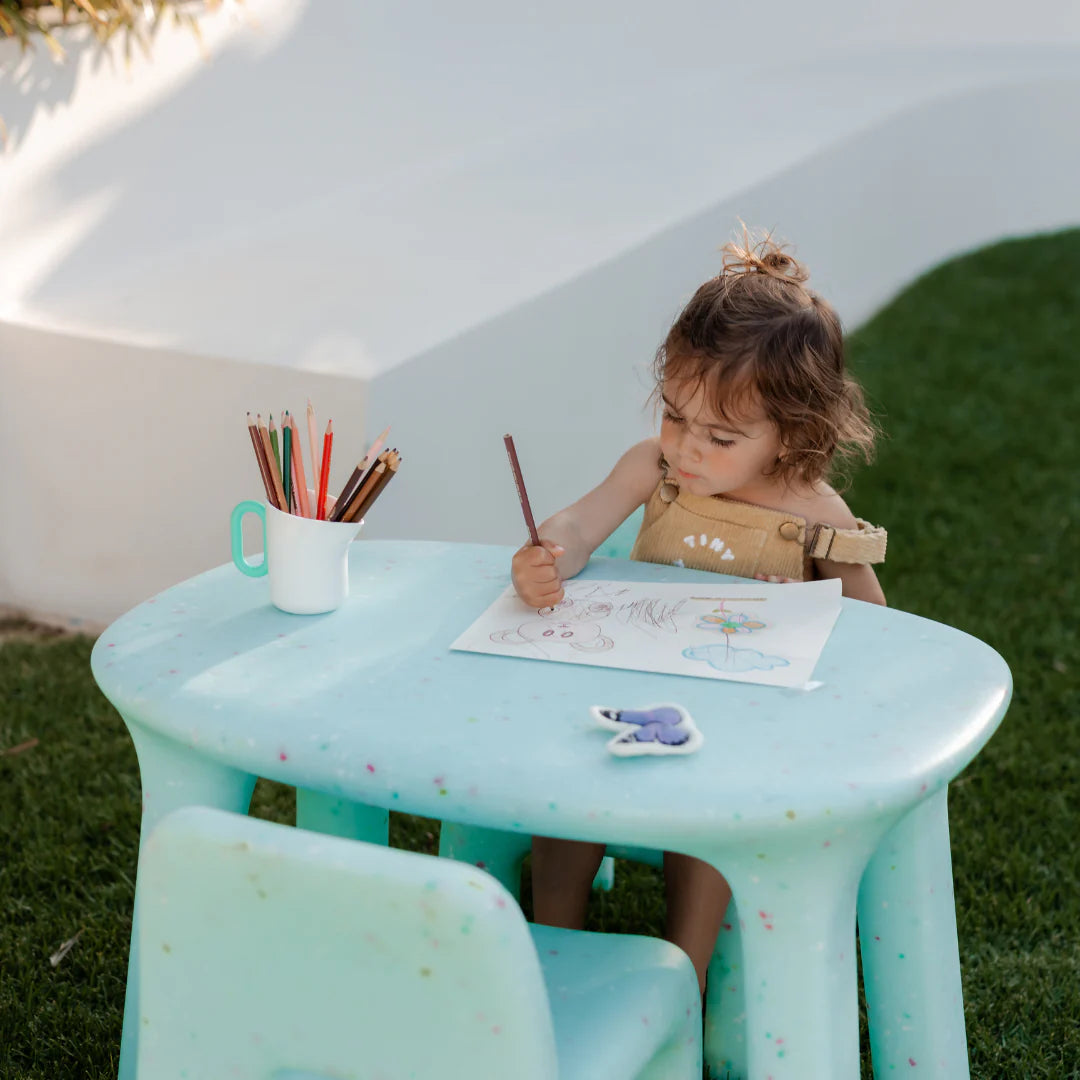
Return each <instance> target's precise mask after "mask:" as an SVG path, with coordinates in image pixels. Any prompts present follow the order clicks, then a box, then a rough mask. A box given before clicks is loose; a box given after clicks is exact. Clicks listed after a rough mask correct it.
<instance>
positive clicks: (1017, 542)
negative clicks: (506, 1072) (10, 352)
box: [0, 231, 1080, 1080]
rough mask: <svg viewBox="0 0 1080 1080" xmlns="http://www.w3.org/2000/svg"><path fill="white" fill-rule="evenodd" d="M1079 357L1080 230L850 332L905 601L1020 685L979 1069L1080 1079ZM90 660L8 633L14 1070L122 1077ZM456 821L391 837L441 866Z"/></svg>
mask: <svg viewBox="0 0 1080 1080" xmlns="http://www.w3.org/2000/svg"><path fill="white" fill-rule="evenodd" d="M1078 354H1080V231H1070V232H1066V233H1060V234H1056V235H1052V236H1039V237H1035V238H1031V239H1025V240H1020V241H1010V242H1008V243H1002V244H999V245H996V246H994V247H992V248H988V249H985V250H983V251H979V252H976V253H974V254H972V255H968V256H966V257H963V258H960V259H957V260H955V261H953V262H950V263H948V264H947V265H945V266H942V267H940V268H938V269H936V270H934V271H933V272H931V273H929V274H927V275H926V276H925V277H923V278H921V279H920V280H919V281H917V282H916V283H915V284H914V285H912V286H911V287H910V288H909V289H907V290H906V291H905V292H904V293H903V294H902V295H901V296H900V297H899V298H897V299H896V300H895V301H894V302H893V303H892V304H890V305H889V307H888V308H887V309H886V310H884V311H883V312H881V313H880V314H879V315H878V316H877V317H876V318H875V319H874V320H873V321H872V322H871V323H869V324H868V325H867V326H865V327H863V328H862V329H861V330H859V331H858V332H857V333H855V334H853V335H852V336H851V357H852V364H853V367H854V368H855V370H856V371H857V373H858V374H859V376H860V377H861V379H862V380H863V382H864V384H865V386H866V388H867V390H868V393H869V396H870V399H871V402H872V404H873V405H874V407H875V409H876V410H877V412H878V414H879V416H880V418H881V421H882V424H883V427H884V429H885V431H886V432H887V438H886V439H884V440H883V441H882V443H881V447H880V452H879V456H878V462H877V463H876V464H875V465H874V466H873V467H872V468H870V469H866V470H864V471H863V472H862V473H861V474H860V475H859V476H858V478H857V483H856V485H855V487H854V488H853V489H852V491H851V492H850V497H849V501H850V502H851V504H852V506H853V508H854V509H855V511H856V513H858V514H859V515H860V516H861V517H865V518H868V519H869V520H871V521H874V522H876V523H881V524H883V525H885V526H886V527H887V528H888V529H889V534H890V542H889V561H888V563H886V565H885V566H884V568H883V569H882V570H881V574H880V576H881V579H882V582H883V584H884V587H885V591H886V594H887V596H888V598H889V602H890V603H891V604H892V605H893V606H895V607H898V608H903V609H904V610H907V611H912V612H916V613H918V614H919V615H924V616H926V617H928V618H931V619H936V620H939V621H941V622H945V623H949V624H951V625H952V626H956V627H959V628H961V629H963V630H966V631H967V632H969V633H971V634H974V635H975V636H977V637H980V638H982V639H983V640H984V641H986V642H988V643H989V644H991V645H992V646H993V647H994V648H995V649H997V650H998V651H999V652H1000V653H1001V654H1002V655H1003V656H1004V657H1005V659H1006V660H1007V661H1008V663H1009V665H1010V666H1011V668H1012V671H1013V676H1014V679H1015V683H1016V692H1015V696H1014V698H1013V704H1012V707H1011V709H1010V710H1009V713H1008V715H1007V717H1006V719H1005V721H1004V723H1003V725H1002V727H1001V730H1000V731H999V732H998V734H997V735H995V736H994V738H993V740H992V741H991V742H990V744H989V746H988V747H987V748H986V750H985V751H984V752H983V753H982V754H981V755H980V756H979V758H978V759H977V760H976V761H975V762H974V763H973V764H972V765H971V766H970V767H969V768H968V769H967V770H966V772H965V773H964V774H963V775H962V776H961V777H960V778H959V779H958V780H957V781H956V782H955V783H954V784H953V786H952V789H951V796H950V801H949V807H950V818H951V823H952V841H953V860H954V872H955V878H956V903H957V920H958V926H959V934H960V953H961V959H962V963H963V974H964V996H965V1003H966V1012H967V1025H968V1038H969V1042H970V1047H971V1065H972V1075H973V1076H974V1077H975V1078H976V1080H1004V1078H1008V1080H1026V1078H1040V1080H1041V1078H1046V1080H1067V1078H1069V1077H1080V1030H1078V1027H1080V1020H1078V1018H1080V944H1078V943H1080V932H1078V927H1080V888H1078V885H1080V882H1078V876H1080V875H1078V867H1080V860H1078V858H1077V850H1078V845H1077V842H1076V821H1075V817H1071V816H1070V810H1072V811H1073V812H1074V814H1075V810H1076V807H1077V793H1078V783H1077V771H1078V762H1080V701H1078V693H1077V687H1078V682H1080V679H1078V676H1080V657H1078V655H1077V647H1076V646H1077V629H1076V628H1077V622H1078V617H1077V612H1078V610H1080V597H1078V596H1077V572H1076V562H1077V553H1078V551H1080V545H1078V543H1077V536H1078V530H1080V495H1078V492H1080V485H1078V483H1077V480H1076V470H1077V467H1078V458H1080V439H1078V436H1077V417H1078V416H1080V380H1078V378H1077V371H1078V370H1080V355H1078ZM2 630H3V628H2V627H0V632H2ZM9 630H10V628H9ZM0 637H2V633H0ZM90 647H91V642H90V641H89V640H88V639H85V638H71V637H53V638H50V639H47V640H43V639H41V638H39V637H28V636H26V635H20V634H19V633H17V632H16V633H13V634H11V633H9V635H8V636H7V640H5V641H4V643H3V644H0V702H2V703H3V705H2V709H0V751H3V750H5V748H12V747H16V746H18V745H19V744H22V743H24V742H26V741H28V740H31V739H37V740H39V741H38V743H37V745H35V746H33V747H31V748H29V749H25V750H23V751H21V752H19V753H15V754H10V753H8V754H2V755H0V790H2V791H3V793H4V795H3V798H4V807H3V814H2V820H0V1077H2V1078H3V1080H31V1078H33V1080H58V1078H62V1080H67V1078H75V1080H84V1078H85V1080H106V1078H109V1080H111V1078H112V1077H114V1076H115V1075H116V1066H117V1055H118V1049H119V1041H120V1023H121V1015H122V1009H123V1000H124V980H125V977H126V965H127V949H128V936H129V934H130V930H131V905H132V896H133V891H134V883H133V876H134V872H135V859H136V849H137V842H138V825H139V781H138V767H137V763H136V760H135V753H134V751H133V749H132V746H131V743H130V740H129V739H128V736H127V733H126V731H125V729H124V726H123V724H122V723H121V721H120V719H119V717H118V716H117V714H116V713H115V712H114V711H113V709H112V708H111V707H110V706H109V705H108V703H107V702H106V701H105V699H104V698H103V697H102V696H101V694H100V693H99V692H98V690H97V688H96V686H95V684H94V682H93V680H92V679H91V677H90V665H89V657H90ZM253 812H255V813H257V814H259V815H260V816H263V817H269V818H273V819H276V820H281V821H289V820H290V819H291V816H292V813H293V797H292V793H291V792H290V791H289V790H288V789H286V788H283V787H280V786H279V785H274V784H270V783H267V782H266V781H260V782H259V785H258V786H257V788H256V794H255V799H254V805H253ZM437 829H438V826H437V824H436V823H434V822H430V821H426V820H424V819H420V818H409V817H404V816H395V818H394V819H393V822H392V832H393V840H394V842H395V843H398V844H400V845H402V846H407V847H411V848H415V849H418V850H424V851H433V850H434V849H435V845H436V837H437ZM616 879H617V880H616V888H615V890H614V891H613V892H612V893H610V894H598V895H597V896H596V900H595V904H594V908H593V911H592V913H591V916H590V919H591V928H593V929H603V930H619V931H633V932H639V933H640V932H644V933H653V934H655V933H659V931H660V928H661V924H662V905H663V894H662V890H661V888H660V884H659V881H658V879H657V875H656V873H655V872H654V871H652V870H650V869H648V868H645V867H640V866H632V865H627V864H620V867H619V870H618V873H617V875H616ZM77 933H78V934H80V935H81V936H80V937H79V939H78V941H77V942H76V944H75V945H74V946H73V947H72V948H71V950H70V951H69V952H68V954H67V955H66V956H65V957H64V958H63V959H62V960H61V961H60V962H59V963H58V964H57V965H56V966H55V967H53V966H52V965H51V964H50V959H49V958H50V956H51V955H52V954H54V953H55V952H56V951H57V950H58V949H59V948H60V946H61V945H62V944H63V943H64V942H65V941H67V940H69V939H70V938H72V937H74V936H75V935H76V934H77ZM864 1060H865V1054H864ZM866 1075H867V1076H869V1075H870V1074H869V1071H868V1068H867V1071H866Z"/></svg>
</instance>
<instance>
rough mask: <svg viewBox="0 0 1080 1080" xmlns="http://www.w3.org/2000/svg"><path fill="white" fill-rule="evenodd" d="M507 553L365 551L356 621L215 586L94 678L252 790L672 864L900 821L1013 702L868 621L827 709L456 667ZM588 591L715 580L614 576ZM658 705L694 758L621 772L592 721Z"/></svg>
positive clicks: (877, 618)
mask: <svg viewBox="0 0 1080 1080" xmlns="http://www.w3.org/2000/svg"><path fill="white" fill-rule="evenodd" d="M511 555H512V550H511V549H510V548H506V547H494V546H486V545H471V544H444V543H431V542H401V541H373V540H364V541H358V542H356V543H354V544H352V545H351V550H350V555H349V573H350V596H349V599H348V601H347V603H346V604H345V606H343V607H342V608H340V609H339V610H338V611H335V612H332V613H330V614H328V615H318V616H303V615H287V614H285V613H283V612H281V611H278V610H277V609H276V608H274V607H272V606H271V605H270V602H269V589H268V585H267V580H266V579H265V578H261V579H252V578H248V577H245V576H244V575H242V574H240V573H239V571H237V570H236V569H235V568H234V567H233V566H232V565H231V564H229V565H226V566H222V567H218V568H217V569H215V570H211V571H209V572H207V573H205V574H201V575H199V576H198V577H195V578H192V579H191V580H189V581H186V582H184V583H182V584H180V585H177V586H175V587H174V588H171V589H168V590H166V591H165V592H163V593H161V594H159V595H158V596H156V597H154V598H153V599H151V600H148V601H146V602H145V603H143V604H140V605H139V606H138V607H136V608H134V609H133V610H131V611H130V612H128V613H127V614H126V615H124V616H122V617H121V618H120V619H118V620H117V621H116V622H114V623H113V624H112V625H111V626H110V627H109V628H108V630H106V631H105V633H104V634H103V635H102V636H101V638H100V639H99V640H98V641H97V643H96V645H95V647H94V651H93V656H92V661H91V663H92V667H93V672H94V676H95V678H96V679H97V681H98V684H99V685H100V687H101V689H102V690H103V691H104V693H105V694H106V696H107V697H108V698H109V700H110V701H111V702H112V703H113V704H114V705H115V706H116V707H117V709H118V710H119V711H120V713H121V714H122V715H123V716H124V717H125V718H126V719H128V720H129V721H133V722H137V723H139V724H142V725H144V726H146V727H149V728H151V729H153V730H155V731H157V732H159V733H161V734H163V735H166V736H169V737H171V738H173V739H175V740H176V741H177V742H179V743H181V744H183V745H184V746H187V747H191V748H193V749H194V750H195V751H196V753H198V754H203V755H205V756H207V757H209V758H212V759H214V760H217V761H221V762H226V763H228V764H231V765H234V766H236V767H237V768H239V769H242V770H245V771H247V772H249V773H252V774H254V775H258V776H264V777H268V778H270V779H274V780H278V781H281V782H284V783H288V784H293V785H296V786H297V787H305V788H312V789H315V790H319V791H323V792H326V793H328V794H331V795H338V796H341V797H343V798H347V799H352V800H356V801H358V802H363V803H368V804H371V805H375V806H382V807H388V808H390V809H395V810H403V811H408V812H411V813H417V814H423V815H427V816H430V817H436V818H441V819H444V820H450V821H463V822H468V823H470V824H474V825H488V826H491V827H494V828H503V829H511V830H515V831H524V832H532V833H541V834H543V833H549V834H554V835H561V836H567V837H578V838H581V839H596V840H601V839H602V840H607V841H610V842H616V843H618V842H623V843H631V844H639V845H642V846H657V847H663V846H665V845H667V846H677V845H678V844H679V843H680V842H683V843H686V842H689V840H692V838H693V837H695V836H697V835H700V833H701V831H702V830H703V829H707V830H709V831H710V833H716V832H722V831H724V830H726V829H729V828H730V829H732V830H739V831H740V832H745V830H747V829H755V828H758V827H760V828H763V829H770V830H771V829H773V828H777V827H783V828H795V829H798V826H799V825H802V824H808V823H812V822H815V821H816V822H818V823H820V822H821V821H822V819H823V817H824V816H825V815H828V816H829V820H830V821H831V822H832V823H833V824H835V823H837V822H839V821H841V820H842V819H844V818H848V817H852V818H860V819H861V818H865V817H866V816H868V815H873V816H877V815H879V814H881V813H884V812H888V811H891V810H894V809H896V808H906V807H908V806H910V805H913V804H914V803H916V802H917V801H919V799H920V798H921V797H922V796H923V793H925V792H927V791H933V790H935V789H938V788H940V787H941V786H942V785H943V784H947V783H948V782H949V781H950V780H951V779H952V778H953V777H954V776H956V774H957V773H958V772H959V771H960V770H961V769H962V768H963V767H964V766H965V765H966V764H967V763H968V762H969V761H970V760H971V759H972V758H973V757H974V756H975V754H976V753H978V751H979V749H980V748H981V747H982V746H983V744H984V743H985V742H986V741H987V740H988V739H989V738H990V736H991V735H992V734H993V732H994V730H995V728H996V727H997V724H998V723H999V721H1000V719H1001V717H1002V716H1003V714H1004V712H1005V709H1006V707H1007V705H1008V701H1009V696H1010V693H1011V677H1010V673H1009V669H1008V667H1007V666H1006V664H1005V662H1004V661H1003V660H1002V659H1001V657H1000V656H999V655H998V654H997V653H996V652H994V650H993V649H991V648H990V647H989V646H987V645H985V644H984V643H983V642H981V641H979V640H977V639H975V638H973V637H970V636H969V635H967V634H964V633H962V632H960V631H958V630H955V629H952V628H951V627H948V626H943V625H941V624H939V623H935V622H931V621H929V620H927V619H922V618H919V617H917V616H914V615H909V614H906V613H904V612H902V611H896V610H892V609H889V608H883V607H878V606H875V605H871V604H865V603H862V602H860V601H854V600H844V601H843V602H842V610H841V614H840V617H839V618H838V620H837V622H836V625H835V627H834V629H833V632H832V634H831V636H830V638H829V640H828V642H827V643H826V645H825V648H824V651H823V653H822V655H821V659H820V660H819V662H818V665H817V667H816V669H815V671H814V679H815V680H819V681H820V683H821V685H819V686H818V687H817V688H816V689H813V690H789V689H781V688H776V687H769V686H759V685H753V684H749V683H738V682H729V681H720V680H714V679H705V678H693V677H688V676H676V675H664V674H654V673H649V672H639V671H627V670H619V669H612V668H601V667H589V666H584V665H576V664H566V663H551V662H546V661H543V660H538V659H528V658H525V657H522V658H517V657H504V656H491V655H482V654H477V653H466V652H454V651H451V649H450V645H451V643H452V642H453V641H454V640H455V639H456V638H457V637H458V635H459V634H460V633H461V632H462V631H463V630H465V629H466V628H467V627H468V626H469V625H470V624H471V623H472V622H473V621H474V620H475V619H476V618H477V617H478V616H479V615H480V614H481V613H482V612H483V611H484V610H485V609H486V608H487V607H488V606H489V605H490V604H491V602H492V601H493V600H494V599H495V598H496V597H497V596H498V595H499V594H500V593H501V592H502V591H503V590H504V589H505V588H506V586H507V585H508V584H509V570H510V557H511ZM580 576H581V577H583V578H593V579H613V580H622V581H648V582H696V581H712V582H714V583H715V581H716V575H715V574H710V573H708V572H705V571H694V570H685V569H681V568H678V567H673V566H660V565H656V564H652V563H642V562H630V561H626V560H615V559H594V560H592V561H591V562H590V563H589V565H588V566H587V567H586V569H585V570H584V571H583V572H582V574H581V575H580ZM729 580H730V579H729ZM658 702H673V703H677V704H680V705H682V706H684V707H685V708H686V709H688V710H689V712H690V713H691V715H692V716H693V717H694V719H695V721H696V722H697V725H698V727H699V728H700V729H701V731H702V732H703V733H704V735H705V744H704V746H702V748H701V749H700V751H698V752H697V753H695V754H690V755H685V756H666V757H635V758H619V757H614V756H612V755H611V754H609V753H608V752H607V750H606V744H607V742H608V740H609V739H610V738H611V734H612V733H611V732H610V731H607V730H605V729H602V728H600V727H598V726H597V725H596V723H595V721H594V720H593V719H592V718H591V716H590V712H589V708H590V706H593V705H601V706H608V707H612V708H634V707H640V706H642V705H650V704H654V703H658Z"/></svg>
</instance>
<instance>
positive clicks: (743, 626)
mask: <svg viewBox="0 0 1080 1080" xmlns="http://www.w3.org/2000/svg"><path fill="white" fill-rule="evenodd" d="M765 626H766V624H765V623H763V622H759V621H758V620H757V619H752V618H750V616H749V615H733V614H731V613H730V612H727V611H724V609H723V608H717V609H716V610H715V611H714V612H713V613H712V614H711V615H701V616H700V617H699V618H698V624H697V629H698V630H719V631H720V633H721V634H749V633H751V632H752V631H754V630H764V629H765Z"/></svg>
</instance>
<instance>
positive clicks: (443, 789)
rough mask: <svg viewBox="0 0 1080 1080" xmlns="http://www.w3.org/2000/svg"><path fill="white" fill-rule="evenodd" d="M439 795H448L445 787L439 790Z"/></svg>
mask: <svg viewBox="0 0 1080 1080" xmlns="http://www.w3.org/2000/svg"><path fill="white" fill-rule="evenodd" d="M439 794H440V795H445V794H446V788H444V787H441V788H439Z"/></svg>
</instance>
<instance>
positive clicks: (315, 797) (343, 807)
mask: <svg viewBox="0 0 1080 1080" xmlns="http://www.w3.org/2000/svg"><path fill="white" fill-rule="evenodd" d="M296 827H297V828H298V829H308V830H309V831H310V832H318V833H326V834H327V835H328V836H343V837H345V838H346V839H347V840H364V841H366V842H367V843H369V844H382V845H383V846H384V847H385V846H386V844H387V842H388V839H389V831H390V811H389V810H384V809H383V808H382V807H381V806H366V805H365V804H364V803H358V802H351V801H350V800H348V799H342V798H340V797H339V796H337V795H327V794H326V793H325V792H322V791H312V790H311V789H310V788H299V787H298V788H297V789H296Z"/></svg>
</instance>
